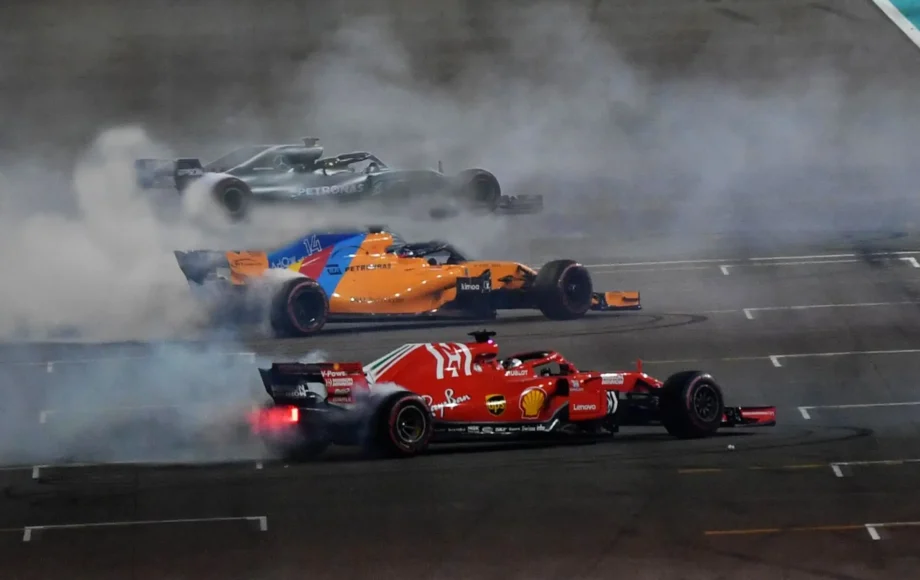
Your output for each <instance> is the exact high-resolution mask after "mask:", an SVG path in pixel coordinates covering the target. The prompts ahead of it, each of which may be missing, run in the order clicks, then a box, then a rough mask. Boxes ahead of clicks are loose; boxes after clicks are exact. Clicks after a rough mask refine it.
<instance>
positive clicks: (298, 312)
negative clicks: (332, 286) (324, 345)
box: [269, 277, 329, 338]
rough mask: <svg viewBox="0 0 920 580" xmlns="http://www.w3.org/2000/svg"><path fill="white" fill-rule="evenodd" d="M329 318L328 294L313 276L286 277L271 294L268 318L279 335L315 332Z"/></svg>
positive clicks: (302, 334)
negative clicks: (289, 278) (272, 294)
mask: <svg viewBox="0 0 920 580" xmlns="http://www.w3.org/2000/svg"><path fill="white" fill-rule="evenodd" d="M328 318H329V298H328V296H327V295H326V291H325V290H323V287H322V286H320V285H319V283H318V282H317V281H316V280H313V279H312V278H307V277H302V278H294V279H293V280H288V281H286V282H284V284H282V285H281V287H280V288H278V290H277V291H275V294H274V296H272V301H271V306H270V310H269V321H270V323H271V327H272V330H273V331H274V333H275V335H276V336H278V337H279V338H286V337H298V336H310V335H311V334H316V333H317V332H319V331H320V330H321V329H322V328H323V326H325V325H326V320H327V319H328Z"/></svg>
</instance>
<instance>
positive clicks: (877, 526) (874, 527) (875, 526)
mask: <svg viewBox="0 0 920 580" xmlns="http://www.w3.org/2000/svg"><path fill="white" fill-rule="evenodd" d="M918 526H920V522H879V523H869V524H837V525H825V526H795V527H789V528H749V529H741V530H708V531H705V532H703V535H704V536H760V535H766V534H782V533H789V532H848V531H855V530H865V531H866V533H867V534H869V538H870V539H872V540H873V541H878V540H881V539H882V535H881V533H880V530H883V529H886V528H908V527H918Z"/></svg>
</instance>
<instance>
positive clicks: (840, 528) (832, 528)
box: [703, 524, 866, 536]
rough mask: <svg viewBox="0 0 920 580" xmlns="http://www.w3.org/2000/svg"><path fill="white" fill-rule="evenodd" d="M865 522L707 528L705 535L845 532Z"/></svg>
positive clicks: (861, 525) (860, 528)
mask: <svg viewBox="0 0 920 580" xmlns="http://www.w3.org/2000/svg"><path fill="white" fill-rule="evenodd" d="M865 527H866V524H838V525H826V526H794V527H790V528H747V529H740V530H707V531H705V532H703V535H705V536H757V535H765V534H781V533H784V532H846V531H853V530H863V529H865Z"/></svg>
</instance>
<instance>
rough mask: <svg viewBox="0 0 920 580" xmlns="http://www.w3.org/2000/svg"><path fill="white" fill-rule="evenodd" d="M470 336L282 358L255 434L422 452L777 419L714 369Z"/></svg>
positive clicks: (266, 374) (295, 450)
mask: <svg viewBox="0 0 920 580" xmlns="http://www.w3.org/2000/svg"><path fill="white" fill-rule="evenodd" d="M470 334H471V335H472V336H473V338H474V341H473V342H468V343H456V342H454V343H446V342H440V343H422V344H405V345H403V346H401V347H399V348H397V349H396V350H394V351H392V352H389V353H387V354H385V355H383V356H382V357H380V358H378V359H377V360H375V361H373V362H371V363H368V364H367V365H363V366H362V365H361V363H359V362H342V363H333V362H325V363H314V364H307V363H274V364H272V366H271V368H263V369H259V373H260V374H261V376H262V382H263V384H264V385H265V390H266V392H267V393H268V394H269V396H270V397H271V401H270V402H267V403H266V405H265V406H263V407H262V408H261V409H258V410H255V411H254V412H253V413H252V414H251V415H250V421H249V422H250V426H251V428H252V431H253V433H254V434H255V435H257V436H259V437H261V438H262V440H263V441H265V442H266V443H267V444H268V445H269V446H270V447H272V448H274V449H275V450H277V451H278V452H280V453H281V454H283V455H289V456H294V457H299V458H304V459H306V458H308V457H311V456H315V455H317V454H319V453H321V452H322V451H323V450H324V449H325V448H326V447H327V446H328V445H330V444H338V445H360V446H363V447H365V449H367V450H370V451H380V452H384V453H385V454H387V455H396V456H402V457H407V456H412V455H417V454H419V453H422V452H424V451H425V450H426V449H427V448H428V444H429V443H436V442H455V441H462V440H480V441H481V440H493V441H494V440H496V439H498V440H509V439H518V438H522V437H527V436H538V437H545V436H571V435H578V434H582V435H586V436H589V437H595V436H600V437H604V436H610V435H612V434H614V433H616V432H617V431H618V430H619V427H620V426H627V425H630V426H653V425H660V426H662V427H664V428H665V430H667V432H668V433H670V434H671V435H672V436H674V437H677V438H681V439H690V438H700V437H708V436H711V435H713V434H714V433H716V431H718V430H719V429H720V428H723V427H771V426H774V425H775V424H776V408H775V407H773V406H764V407H729V406H727V405H725V402H724V400H723V396H722V389H721V387H720V386H719V385H718V383H716V381H715V380H714V379H713V377H712V376H711V375H710V374H708V373H706V372H702V371H693V370H690V371H681V372H678V373H675V374H673V375H671V376H670V377H669V378H668V379H667V380H665V381H660V380H658V379H656V378H654V377H652V376H649V375H648V374H646V373H645V372H643V371H642V365H641V362H640V363H639V364H638V365H637V368H636V369H635V370H628V371H627V370H624V371H612V372H600V371H593V370H583V369H582V370H580V369H578V368H576V367H575V365H574V364H572V363H571V362H570V361H569V360H567V359H566V358H565V357H564V356H563V355H562V354H561V353H558V352H555V351H552V350H540V351H533V352H522V353H518V354H514V355H512V356H510V357H508V358H505V359H499V358H498V345H497V344H496V343H495V341H494V340H493V336H494V335H495V333H494V332H489V331H478V332H473V333H470Z"/></svg>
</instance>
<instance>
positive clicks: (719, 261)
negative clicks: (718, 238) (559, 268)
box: [585, 250, 920, 268]
mask: <svg viewBox="0 0 920 580" xmlns="http://www.w3.org/2000/svg"><path fill="white" fill-rule="evenodd" d="M916 254H920V250H907V251H898V252H871V253H866V254H810V255H805V256H764V257H757V258H701V259H696V260H660V261H651V262H617V263H611V264H586V265H585V267H586V268H618V267H621V266H670V265H679V264H738V263H744V262H770V261H794V260H822V259H833V258H861V257H866V256H911V255H916Z"/></svg>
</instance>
